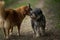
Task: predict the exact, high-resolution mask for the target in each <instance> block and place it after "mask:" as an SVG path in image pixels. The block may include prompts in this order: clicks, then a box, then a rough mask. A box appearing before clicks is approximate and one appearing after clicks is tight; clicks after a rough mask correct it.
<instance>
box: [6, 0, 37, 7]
mask: <svg viewBox="0 0 60 40" xmlns="http://www.w3.org/2000/svg"><path fill="white" fill-rule="evenodd" d="M14 1H15V0H14ZM22 1H23V0H22ZM8 2H9V1H6V4H7V3H8ZM29 2H30V4H31V6H33V7H34V5H35V4H36V3H37V2H38V0H29V1H26V0H24V1H23V2H20V3H15V4H9V5H10V7H11V8H17V7H20V6H22V5H27V3H29ZM10 3H11V2H10ZM7 7H8V6H7Z"/></svg>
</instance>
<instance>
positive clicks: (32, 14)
mask: <svg viewBox="0 0 60 40" xmlns="http://www.w3.org/2000/svg"><path fill="white" fill-rule="evenodd" d="M41 16H42V11H41V9H40V8H35V9H33V10H32V11H31V12H30V17H31V18H32V19H38V18H40V17H41Z"/></svg>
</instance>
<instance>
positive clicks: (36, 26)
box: [30, 8, 46, 35]
mask: <svg viewBox="0 0 60 40" xmlns="http://www.w3.org/2000/svg"><path fill="white" fill-rule="evenodd" d="M33 14H34V15H35V16H34V15H33ZM30 17H31V25H32V28H33V31H34V34H35V35H37V34H40V33H41V34H42V35H44V33H45V25H46V20H45V16H44V15H43V12H42V10H41V9H40V8H35V9H33V10H32V11H31V13H30ZM40 28H41V29H42V32H40Z"/></svg>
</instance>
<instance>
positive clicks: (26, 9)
mask: <svg viewBox="0 0 60 40" xmlns="http://www.w3.org/2000/svg"><path fill="white" fill-rule="evenodd" d="M31 10H32V8H31V6H30V4H28V5H27V6H21V7H19V8H17V9H16V11H17V12H19V13H20V14H23V15H29V13H30V11H31Z"/></svg>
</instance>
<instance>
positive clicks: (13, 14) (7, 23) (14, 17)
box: [2, 4, 31, 38]
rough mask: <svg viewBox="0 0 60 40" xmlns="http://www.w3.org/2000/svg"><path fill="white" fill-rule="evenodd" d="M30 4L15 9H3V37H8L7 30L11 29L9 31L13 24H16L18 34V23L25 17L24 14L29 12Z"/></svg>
mask: <svg viewBox="0 0 60 40" xmlns="http://www.w3.org/2000/svg"><path fill="white" fill-rule="evenodd" d="M30 10H31V8H30V4H29V6H21V7H20V8H17V9H15V10H13V9H6V10H4V13H3V15H4V16H2V17H3V20H4V21H3V24H4V27H3V29H4V34H5V37H6V38H8V36H9V30H10V29H11V32H12V31H13V26H15V25H16V26H17V28H18V33H19V35H20V25H21V23H22V21H23V19H24V18H25V16H26V15H29V13H30Z"/></svg>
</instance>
